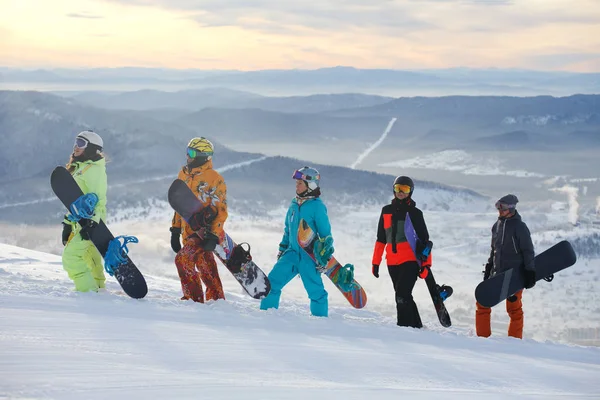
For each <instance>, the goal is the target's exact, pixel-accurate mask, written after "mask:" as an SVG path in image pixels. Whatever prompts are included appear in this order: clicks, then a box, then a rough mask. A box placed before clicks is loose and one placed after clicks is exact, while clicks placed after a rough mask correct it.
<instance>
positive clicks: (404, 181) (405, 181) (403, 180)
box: [392, 176, 415, 196]
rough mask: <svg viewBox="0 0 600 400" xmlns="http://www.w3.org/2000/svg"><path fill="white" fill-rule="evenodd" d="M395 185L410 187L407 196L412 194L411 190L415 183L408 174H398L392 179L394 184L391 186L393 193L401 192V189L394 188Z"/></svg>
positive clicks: (413, 188)
mask: <svg viewBox="0 0 600 400" xmlns="http://www.w3.org/2000/svg"><path fill="white" fill-rule="evenodd" d="M396 185H404V186H408V187H410V192H409V193H407V194H408V195H409V196H412V194H413V191H414V190H415V184H414V182H413V180H412V179H410V178H409V177H408V176H399V177H397V178H396V179H395V180H394V185H393V186H392V190H393V192H394V195H395V194H396V193H397V192H402V190H396ZM404 193H406V192H404Z"/></svg>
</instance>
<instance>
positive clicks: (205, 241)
mask: <svg viewBox="0 0 600 400" xmlns="http://www.w3.org/2000/svg"><path fill="white" fill-rule="evenodd" d="M204 232H205V233H204V236H203V237H202V245H201V246H202V249H204V251H213V250H214V249H215V247H217V244H219V237H218V236H217V235H215V234H214V233H212V232H209V231H206V230H205V231H204Z"/></svg>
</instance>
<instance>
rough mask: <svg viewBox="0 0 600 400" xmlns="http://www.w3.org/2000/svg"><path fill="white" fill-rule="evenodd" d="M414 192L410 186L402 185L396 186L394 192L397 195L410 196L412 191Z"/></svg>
mask: <svg viewBox="0 0 600 400" xmlns="http://www.w3.org/2000/svg"><path fill="white" fill-rule="evenodd" d="M411 190H412V188H411V187H410V186H408V185H402V184H400V183H397V184H395V185H394V192H395V193H404V194H410V191H411Z"/></svg>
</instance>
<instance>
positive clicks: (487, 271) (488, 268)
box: [483, 264, 492, 281]
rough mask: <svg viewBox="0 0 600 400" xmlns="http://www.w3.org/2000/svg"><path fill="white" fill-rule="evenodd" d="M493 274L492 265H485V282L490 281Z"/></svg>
mask: <svg viewBox="0 0 600 400" xmlns="http://www.w3.org/2000/svg"><path fill="white" fill-rule="evenodd" d="M491 273H492V264H485V270H484V271H483V280H484V281H485V280H486V279H489V277H490V274H491Z"/></svg>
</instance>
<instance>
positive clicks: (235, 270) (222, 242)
mask: <svg viewBox="0 0 600 400" xmlns="http://www.w3.org/2000/svg"><path fill="white" fill-rule="evenodd" d="M168 198H169V204H170V205H171V207H173V210H175V212H176V213H177V214H179V215H180V216H181V217H182V218H183V219H184V220H185V221H186V222H187V223H188V224H189V226H190V228H191V229H192V230H194V231H197V230H198V229H200V228H203V227H207V226H208V225H210V222H211V217H210V216H207V215H210V214H211V213H210V212H205V211H207V208H208V207H204V204H203V203H202V202H201V201H200V200H199V199H198V198H197V197H196V195H195V194H194V192H192V190H191V189H190V188H189V187H188V185H187V184H186V183H185V182H184V181H182V180H181V179H175V181H173V183H172V184H171V186H170V187H169V195H168ZM212 218H214V215H212ZM245 244H246V245H247V247H248V249H245V248H244V246H243V245H244V243H241V244H236V243H235V242H234V241H233V239H231V237H229V235H228V234H227V233H226V232H225V231H223V232H222V234H221V235H220V237H219V242H218V243H217V245H216V247H215V249H214V250H213V253H214V254H215V255H216V256H217V257H218V258H219V260H221V262H222V263H223V264H224V265H225V267H226V268H227V269H228V270H229V272H231V273H232V274H233V277H234V278H235V279H236V280H237V281H238V282H239V284H240V285H241V286H242V288H243V289H244V290H245V291H246V293H248V294H249V295H250V296H251V297H253V298H255V299H262V298H263V297H266V296H267V295H268V294H269V292H270V291H271V283H270V282H269V279H268V278H267V275H266V274H265V273H264V272H263V270H261V269H260V268H259V267H258V265H256V264H255V263H254V261H252V256H251V255H250V245H249V244H248V243H245Z"/></svg>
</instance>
